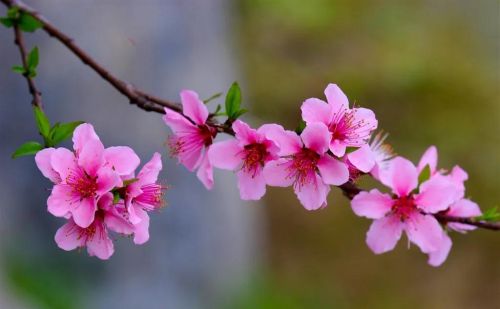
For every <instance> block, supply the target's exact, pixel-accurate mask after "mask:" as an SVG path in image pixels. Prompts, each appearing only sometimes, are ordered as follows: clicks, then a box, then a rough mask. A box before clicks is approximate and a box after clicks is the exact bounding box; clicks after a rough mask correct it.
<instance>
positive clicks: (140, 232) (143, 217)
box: [134, 209, 149, 245]
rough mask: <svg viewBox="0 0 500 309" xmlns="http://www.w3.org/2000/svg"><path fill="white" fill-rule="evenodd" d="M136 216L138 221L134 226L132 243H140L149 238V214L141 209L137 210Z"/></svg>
mask: <svg viewBox="0 0 500 309" xmlns="http://www.w3.org/2000/svg"><path fill="white" fill-rule="evenodd" d="M137 216H138V217H139V218H140V221H139V223H138V224H136V225H135V226H134V244H136V245H142V244H144V243H145V242H147V241H148V240H149V216H148V214H147V213H146V212H145V211H144V210H142V209H141V210H140V211H138V212H137Z"/></svg>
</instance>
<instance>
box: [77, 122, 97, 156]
mask: <svg viewBox="0 0 500 309" xmlns="http://www.w3.org/2000/svg"><path fill="white" fill-rule="evenodd" d="M95 140H99V136H97V134H96V133H95V130H94V127H93V126H92V125H91V124H89V123H82V124H81V125H79V126H78V127H76V129H75V131H74V132H73V149H74V150H75V151H76V153H80V151H81V150H82V148H83V146H84V145H85V144H86V143H87V142H89V141H95Z"/></svg>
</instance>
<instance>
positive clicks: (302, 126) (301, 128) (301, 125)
mask: <svg viewBox="0 0 500 309" xmlns="http://www.w3.org/2000/svg"><path fill="white" fill-rule="evenodd" d="M305 128H306V122H305V121H304V120H302V119H301V120H300V121H299V124H298V125H297V127H296V128H295V132H296V133H297V134H299V135H300V133H302V131H304V129H305Z"/></svg>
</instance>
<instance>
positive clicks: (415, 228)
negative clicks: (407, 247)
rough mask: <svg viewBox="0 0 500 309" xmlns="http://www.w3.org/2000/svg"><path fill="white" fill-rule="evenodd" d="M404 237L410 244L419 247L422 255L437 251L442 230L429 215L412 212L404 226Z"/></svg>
mask: <svg viewBox="0 0 500 309" xmlns="http://www.w3.org/2000/svg"><path fill="white" fill-rule="evenodd" d="M405 231H406V235H408V239H410V241H411V242H413V243H414V244H416V245H417V246H418V247H420V250H422V252H424V253H430V252H432V251H436V250H438V249H439V246H440V245H441V241H442V237H443V229H442V228H441V226H440V225H439V222H438V221H437V220H436V218H434V217H433V216H431V215H422V214H420V213H418V212H414V213H413V214H412V215H411V216H410V217H409V218H408V220H406V224H405Z"/></svg>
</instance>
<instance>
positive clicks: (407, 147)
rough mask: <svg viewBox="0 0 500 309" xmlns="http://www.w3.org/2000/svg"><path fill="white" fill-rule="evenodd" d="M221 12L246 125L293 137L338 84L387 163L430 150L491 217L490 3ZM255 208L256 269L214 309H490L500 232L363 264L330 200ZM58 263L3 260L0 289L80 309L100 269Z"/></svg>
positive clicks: (499, 47)
mask: <svg viewBox="0 0 500 309" xmlns="http://www.w3.org/2000/svg"><path fill="white" fill-rule="evenodd" d="M114 5H118V4H116V3H115V4H114ZM230 5H231V6H232V7H231V14H232V16H231V17H230V18H228V19H230V23H228V24H226V27H230V28H231V29H232V32H231V35H232V38H231V39H232V41H233V46H234V48H235V50H236V62H237V66H238V67H239V69H240V70H241V74H242V77H243V80H242V85H243V92H244V97H245V103H247V104H251V111H252V115H253V116H255V118H253V119H252V120H251V122H253V124H254V125H258V124H261V123H265V122H279V123H282V124H284V125H285V126H286V127H288V128H290V129H292V128H294V127H295V126H296V125H297V123H298V121H299V119H300V105H301V103H302V101H303V100H304V99H306V98H309V97H319V98H323V90H324V88H325V87H326V85H327V84H328V83H330V82H333V83H337V84H338V85H339V86H340V87H341V88H342V89H343V90H344V92H345V93H346V94H347V96H348V97H349V99H350V102H351V103H353V102H355V103H356V104H358V105H361V106H364V107H368V108H371V109H373V110H374V111H375V112H376V115H377V118H378V119H379V127H380V128H382V129H384V130H385V131H387V132H389V133H390V137H389V140H388V142H389V143H391V144H392V146H393V147H394V149H395V150H396V151H397V152H398V154H400V155H403V156H406V157H408V158H410V159H412V160H413V161H417V160H418V159H419V158H420V156H421V154H422V153H423V152H424V151H425V149H426V148H427V147H428V146H429V145H436V146H437V147H438V150H439V166H440V167H442V168H451V167H452V166H453V165H455V164H459V165H460V166H462V167H463V168H464V169H466V170H467V171H468V172H469V176H470V178H469V181H468V183H467V195H468V196H469V197H470V198H472V199H473V200H475V201H476V202H477V203H478V204H480V205H481V207H482V208H483V210H484V209H487V208H490V207H492V206H495V205H500V202H499V201H500V193H499V190H498V188H499V186H500V180H499V178H498V174H499V172H500V168H499V162H500V126H499V123H500V91H499V89H500V88H499V87H500V52H499V51H500V27H499V24H500V17H499V12H500V4H499V2H498V1H497V0H479V1H465V0H446V1H412V0H410V1H396V0H384V1H348V0H307V1H299V0H267V1H266V0H237V1H232V2H231V4H230ZM137 37H138V38H139V39H140V35H137ZM117 40H118V39H117ZM142 43H144V42H142ZM145 44H152V43H151V42H145ZM159 50H161V49H159ZM153 56H154V57H157V56H159V55H158V54H155V55H153ZM153 56H152V57H153ZM131 62H132V61H131ZM140 74H142V73H138V74H137V76H136V77H135V78H137V80H140V79H141V77H140ZM179 83H182V81H179ZM23 86H24V85H23ZM182 87H184V86H182ZM219 90H221V89H219ZM23 91H24V89H23ZM119 100H121V98H119ZM120 104H121V103H120ZM54 109H55V108H54ZM256 119H258V120H256ZM362 184H363V185H366V186H369V185H372V183H370V182H369V181H368V182H367V181H362ZM264 204H265V205H263V206H264V207H262V209H263V211H264V213H265V224H264V226H263V229H264V231H263V233H264V238H265V239H264V246H263V247H264V248H262V251H263V252H258V253H256V255H259V256H260V255H262V256H263V257H264V259H263V262H262V263H258V264H259V266H258V267H257V270H256V271H255V273H254V274H253V276H252V278H250V280H248V283H247V284H245V285H244V286H243V287H242V288H241V291H240V292H239V293H235V294H233V295H224V296H223V297H220V299H218V300H217V301H215V303H218V304H219V305H218V306H217V308H228V309H230V308H231V309H233V308H243V309H246V308H248V309H250V308H251V309H254V308H264V309H275V308H277V309H279V308H286V309H288V308H290V309H299V308H300V309H303V308H307V309H309V308H319V309H323V308H384V309H385V308H500V234H499V233H494V232H490V231H484V230H480V231H475V232H473V233H470V234H469V235H466V236H464V235H460V234H457V233H454V234H453V235H452V239H453V241H454V243H453V248H452V251H451V254H450V256H449V258H448V260H447V261H446V262H445V263H444V264H443V265H442V266H441V267H439V268H433V267H431V266H428V265H427V263H426V259H427V257H426V256H425V255H424V254H422V253H421V252H419V250H418V249H417V248H415V247H413V246H412V247H411V248H410V250H407V243H406V240H405V239H404V238H403V239H402V240H401V241H400V242H399V244H398V246H397V248H396V249H395V250H394V251H392V252H390V253H387V254H383V255H379V256H376V255H374V254H373V253H372V252H371V251H370V250H369V249H368V247H367V246H366V245H365V242H364V239H365V234H366V231H367V229H368V226H369V224H370V221H369V220H366V219H363V218H357V217H355V216H354V214H353V213H352V211H351V210H350V207H349V204H348V201H347V200H346V199H345V198H344V197H343V196H342V195H341V193H340V192H339V191H338V190H335V189H333V190H332V192H331V193H330V196H329V206H328V207H327V208H326V209H323V210H321V211H317V212H307V211H306V210H304V209H303V208H302V207H301V206H300V204H299V202H298V201H297V200H296V197H295V195H294V194H293V193H292V190H291V189H290V188H285V189H282V188H270V189H269V190H268V194H267V195H266V197H265V199H264ZM235 207H241V206H240V205H235ZM249 207H252V206H249ZM54 229H55V225H54V228H53V229H52V230H51V231H50V233H53V230H54ZM256 232H257V231H256ZM26 233H27V232H26ZM16 236H18V237H19V239H20V240H19V241H22V240H23V237H24V236H23V235H16ZM26 239H29V237H28V236H26ZM16 241H18V240H17V238H16ZM27 241H29V240H27ZM38 246H46V243H44V242H42V243H40V244H38ZM138 250H139V249H138ZM71 254H73V253H71ZM117 254H118V253H117ZM122 254H124V253H122ZM125 254H126V253H125ZM67 256H69V254H68V253H64V252H61V254H59V255H57V256H56V257H54V256H52V255H46V256H43V257H42V258H40V260H38V259H30V258H29V255H28V257H23V253H22V252H15V250H13V251H10V252H7V253H5V254H4V260H3V261H2V262H3V263H4V265H3V269H4V270H6V273H5V277H6V278H7V280H8V284H9V285H10V290H9V291H13V292H16V293H17V294H18V295H20V296H22V297H26V299H29V300H30V301H32V302H33V303H36V304H37V305H38V306H40V307H41V308H50V309H52V308H61V309H67V308H83V306H82V305H81V300H82V299H84V298H85V297H87V296H88V293H91V292H90V291H92V290H93V289H94V288H95V286H94V285H95V284H97V285H98V284H99V283H96V282H98V281H99V280H101V277H99V276H98V275H97V276H96V275H95V273H97V274H99V271H100V270H102V268H103V267H104V266H102V264H101V263H100V261H97V260H95V259H89V258H87V257H86V256H85V254H80V255H79V256H78V258H74V257H75V256H77V253H74V255H73V256H72V257H73V258H74V259H73V260H71V261H68V259H67V258H66V257H67ZM48 257H50V258H48ZM82 263H83V264H82ZM146 263H147V262H146ZM79 266H81V268H80V267H79ZM70 269H71V272H68V270H70ZM89 269H92V272H89V271H88V270H89ZM114 270H116V269H114ZM222 275H224V274H222ZM103 276H104V275H103ZM68 282H69V284H68ZM193 289H194V290H196V285H194V288H193ZM151 304H154V300H153V299H152V300H151ZM155 306H160V307H151V308H162V307H161V304H160V305H158V304H156V305H155ZM144 308H149V306H146V305H145V307H144ZM2 309H3V308H2ZM8 309H9V308H8ZM175 309H178V308H175Z"/></svg>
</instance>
